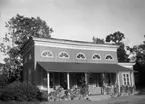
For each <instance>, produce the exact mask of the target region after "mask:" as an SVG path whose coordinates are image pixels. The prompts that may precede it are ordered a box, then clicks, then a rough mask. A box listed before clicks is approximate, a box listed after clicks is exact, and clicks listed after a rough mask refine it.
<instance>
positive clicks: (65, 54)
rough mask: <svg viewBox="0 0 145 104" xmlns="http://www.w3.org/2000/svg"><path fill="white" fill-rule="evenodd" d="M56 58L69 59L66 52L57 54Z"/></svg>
mask: <svg viewBox="0 0 145 104" xmlns="http://www.w3.org/2000/svg"><path fill="white" fill-rule="evenodd" d="M58 57H59V58H66V59H68V58H69V55H68V53H67V52H61V53H59V55H58Z"/></svg>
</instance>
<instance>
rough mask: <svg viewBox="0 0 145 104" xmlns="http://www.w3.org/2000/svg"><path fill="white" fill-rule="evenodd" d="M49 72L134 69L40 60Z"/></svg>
mask: <svg viewBox="0 0 145 104" xmlns="http://www.w3.org/2000/svg"><path fill="white" fill-rule="evenodd" d="M38 64H39V65H40V66H41V67H42V68H43V69H45V70H46V71H48V72H93V73H97V72H119V71H133V70H131V69H129V68H125V67H123V66H120V65H118V64H108V63H106V64H99V63H70V62H38Z"/></svg>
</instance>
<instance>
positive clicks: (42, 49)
mask: <svg viewBox="0 0 145 104" xmlns="http://www.w3.org/2000/svg"><path fill="white" fill-rule="evenodd" d="M117 48H118V46H116V45H112V44H94V43H92V42H84V41H72V40H64V39H54V38H52V39H45V38H36V37H31V38H30V39H29V40H28V41H27V42H26V43H25V45H24V46H23V48H22V55H23V80H24V81H27V82H30V83H32V84H34V85H36V86H38V87H39V88H40V89H41V90H47V91H48V93H50V92H51V91H53V90H54V89H55V88H56V87H59V86H61V87H63V88H64V89H71V88H73V87H79V86H81V81H82V80H85V83H87V84H88V86H89V88H88V89H89V94H102V91H101V88H102V86H103V83H104V82H105V84H107V86H112V85H115V84H117V85H118V86H119V88H120V86H122V85H130V86H134V73H133V70H132V68H128V67H124V65H120V64H119V63H118V60H117V53H116V50H117ZM88 76H89V77H88ZM102 78H105V80H104V81H102ZM119 91H120V90H119Z"/></svg>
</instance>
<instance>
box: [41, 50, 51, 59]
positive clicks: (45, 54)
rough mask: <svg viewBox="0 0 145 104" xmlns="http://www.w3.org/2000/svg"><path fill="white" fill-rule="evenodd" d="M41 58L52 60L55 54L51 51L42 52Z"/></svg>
mask: <svg viewBox="0 0 145 104" xmlns="http://www.w3.org/2000/svg"><path fill="white" fill-rule="evenodd" d="M41 56H42V57H50V58H52V57H53V54H52V52H51V51H48V50H45V51H43V52H42V54H41Z"/></svg>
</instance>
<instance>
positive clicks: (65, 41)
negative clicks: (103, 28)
mask: <svg viewBox="0 0 145 104" xmlns="http://www.w3.org/2000/svg"><path fill="white" fill-rule="evenodd" d="M33 40H34V41H35V42H36V41H37V42H43V43H45V44H46V43H48V42H49V43H55V44H56V43H58V44H69V45H77V46H78V45H81V46H89V47H90V46H97V47H98V46H99V47H110V48H116V49H117V48H118V46H117V45H112V44H94V43H93V42H85V41H72V40H61V39H45V38H37V37H33Z"/></svg>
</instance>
